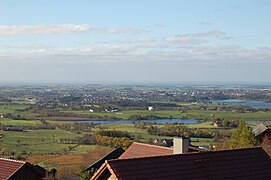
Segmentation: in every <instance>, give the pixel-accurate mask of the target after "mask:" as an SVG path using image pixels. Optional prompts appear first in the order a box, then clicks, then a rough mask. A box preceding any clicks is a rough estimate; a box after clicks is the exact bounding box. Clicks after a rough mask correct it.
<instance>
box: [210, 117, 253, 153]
mask: <svg viewBox="0 0 271 180" xmlns="http://www.w3.org/2000/svg"><path fill="white" fill-rule="evenodd" d="M252 129H253V128H252V127H251V126H249V125H247V124H246V123H245V121H243V120H241V121H240V122H239V125H238V127H237V128H236V129H234V130H233V131H232V133H231V135H228V136H222V135H220V137H219V138H218V139H217V140H216V142H218V143H217V144H216V147H215V149H216V150H223V149H238V148H249V147H255V146H257V139H256V138H255V135H254V134H253V132H252ZM215 139H216V138H215Z"/></svg>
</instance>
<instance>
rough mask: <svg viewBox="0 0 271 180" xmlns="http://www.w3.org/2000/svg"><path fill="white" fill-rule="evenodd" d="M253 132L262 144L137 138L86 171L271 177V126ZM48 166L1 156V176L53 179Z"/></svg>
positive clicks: (109, 176) (121, 177) (122, 176)
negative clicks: (229, 146)
mask: <svg viewBox="0 0 271 180" xmlns="http://www.w3.org/2000/svg"><path fill="white" fill-rule="evenodd" d="M253 132H254V133H255V135H256V136H257V137H258V138H259V142H260V143H261V147H255V148H244V149H233V150H221V151H208V150H206V149H204V148H200V147H196V146H192V145H190V140H189V138H174V139H173V140H172V141H171V140H156V142H155V143H156V145H150V144H143V143H137V142H134V143H133V144H132V145H131V146H130V147H129V148H128V149H127V150H126V151H124V150H123V149H122V148H120V147H119V148H116V149H115V150H113V151H112V152H110V153H109V154H107V155H106V156H104V157H103V158H101V159H99V160H98V161H97V162H95V163H94V164H92V165H90V166H88V167H87V168H85V169H84V171H83V172H85V171H89V170H91V169H97V171H96V173H95V174H94V175H93V176H92V177H91V179H92V180H126V179H127V180H133V179H134V180H137V179H246V180H247V179H271V174H270V173H269V172H270V169H271V158H270V157H271V129H269V128H267V127H265V126H264V125H262V124H259V125H258V126H257V127H256V128H254V130H253ZM50 178H53V177H52V176H50V173H48V172H47V171H46V170H45V169H43V168H41V167H39V166H37V165H33V164H30V163H28V162H22V161H15V160H9V159H3V158H0V179H20V180H32V179H33V180H34V179H50Z"/></svg>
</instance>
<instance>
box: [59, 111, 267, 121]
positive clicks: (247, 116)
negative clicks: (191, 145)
mask: <svg viewBox="0 0 271 180" xmlns="http://www.w3.org/2000/svg"><path fill="white" fill-rule="evenodd" d="M63 112H68V113H74V114H89V115H96V116H100V117H103V118H105V119H106V117H116V118H119V119H129V118H130V117H131V116H133V115H141V116H147V115H154V116H159V117H161V118H180V119H198V120H203V119H206V120H215V119H217V118H220V119H225V120H240V119H244V120H271V112H245V113H240V112H226V111H215V110H187V111H184V112H181V111H139V110H132V111H121V112H118V113H106V112H89V111H63Z"/></svg>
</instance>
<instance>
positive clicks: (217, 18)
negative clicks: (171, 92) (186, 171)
mask: <svg viewBox="0 0 271 180" xmlns="http://www.w3.org/2000/svg"><path fill="white" fill-rule="evenodd" d="M270 7H271V1H268V0H263V1H260V2H257V1H245V0H236V1H233V0H231V1H226V0H223V1H219V2H218V1H214V0H207V1H204V2H203V1H195V0H192V1H189V2H188V1H184V0H170V1H157V0H148V1H143V0H138V1H129V2H128V1H125V0H116V1H105V0H99V1H98V0H92V1H87V0H85V1H75V0H70V1H64V0H58V1H53V0H49V1H34V0H28V1H19V0H10V1H2V2H0V83H2V82H5V83H7V82H16V83H23V82H30V83H44V82H46V83H47V82H49V83H50V82H51V83H55V82H79V83H80V82H89V83H91V82H95V83H96V82H125V83H126V82H143V83H144V82H169V83H171V82H243V83H250V82H254V83H265V82H268V83H270V82H271V81H270V77H271V71H270V68H271V36H270V34H271V21H270V20H269V19H268V17H271V12H270Z"/></svg>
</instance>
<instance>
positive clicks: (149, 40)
mask: <svg viewBox="0 0 271 180" xmlns="http://www.w3.org/2000/svg"><path fill="white" fill-rule="evenodd" d="M155 41H156V38H155V37H141V38H123V39H119V40H118V41H117V42H120V43H154V42H155Z"/></svg>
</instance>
